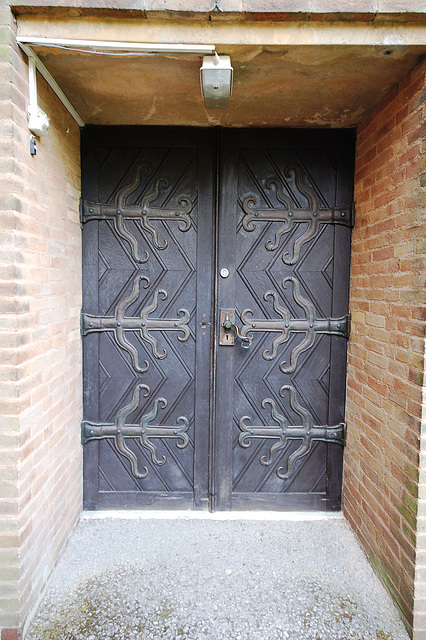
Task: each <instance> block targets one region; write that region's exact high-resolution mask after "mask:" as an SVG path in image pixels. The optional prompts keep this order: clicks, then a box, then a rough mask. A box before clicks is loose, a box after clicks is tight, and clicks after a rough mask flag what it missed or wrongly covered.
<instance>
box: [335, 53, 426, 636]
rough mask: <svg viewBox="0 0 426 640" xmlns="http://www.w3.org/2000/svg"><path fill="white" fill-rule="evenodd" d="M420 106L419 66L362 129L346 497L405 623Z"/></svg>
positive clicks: (413, 502)
mask: <svg viewBox="0 0 426 640" xmlns="http://www.w3.org/2000/svg"><path fill="white" fill-rule="evenodd" d="M425 99H426V64H425V63H424V62H423V63H422V64H420V65H419V66H418V67H417V68H416V69H414V70H413V71H412V72H411V74H410V75H409V76H408V77H406V78H405V79H404V80H403V81H402V82H401V83H400V84H399V86H398V87H396V88H395V90H394V91H393V92H392V94H391V95H390V96H389V97H388V98H387V100H386V101H385V102H384V103H382V104H381V105H380V106H379V107H378V108H377V109H376V110H375V112H374V113H373V114H372V115H371V116H370V117H369V118H368V119H367V120H366V121H365V122H364V123H363V124H362V125H361V126H360V127H359V131H358V138H357V154H356V174H355V202H356V224H355V229H354V234H353V245H352V278H351V299H350V308H351V313H352V335H351V340H350V345H349V359H348V390H347V410H346V420H347V425H348V442H347V448H346V452H345V468H344V498H343V499H344V513H345V515H346V517H347V518H348V520H349V522H350V524H351V526H352V527H353V529H354V530H355V532H356V533H357V535H358V536H359V538H360V540H361V542H362V544H363V546H364V547H365V549H366V551H367V553H368V555H369V557H370V559H371V561H372V562H373V564H374V566H375V567H376V569H377V570H378V572H379V574H380V575H381V576H382V578H383V580H384V581H385V583H386V584H387V586H388V588H389V589H390V591H391V592H392V594H393V596H394V598H395V600H396V602H397V603H398V605H399V607H400V608H401V610H402V612H403V613H404V615H405V617H406V619H407V621H408V623H409V624H410V625H411V624H412V622H413V616H412V611H413V598H414V574H415V559H416V529H417V522H416V517H417V495H418V479H419V472H418V463H419V438H420V420H421V415H422V409H421V406H422V405H421V402H422V384H423V372H424V340H423V335H424V321H423V311H424V307H423V309H422V305H423V304H424V284H425V281H424V272H425V271H424V267H425V259H424V249H425V240H424V238H425V236H426V229H425V219H424V212H425V204H426V200H425V194H424V189H423V187H422V185H424V184H425V180H424V178H425V174H424V172H425V155H424V154H425V152H426V147H425V142H424V138H425V128H426V118H425ZM425 637H426V636H425Z"/></svg>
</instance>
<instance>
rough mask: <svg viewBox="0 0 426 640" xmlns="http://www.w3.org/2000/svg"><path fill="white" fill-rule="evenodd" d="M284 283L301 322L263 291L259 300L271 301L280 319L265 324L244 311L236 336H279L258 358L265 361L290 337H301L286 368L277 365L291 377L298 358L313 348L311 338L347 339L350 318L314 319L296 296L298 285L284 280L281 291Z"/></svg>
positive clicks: (271, 293) (307, 303) (308, 304)
mask: <svg viewBox="0 0 426 640" xmlns="http://www.w3.org/2000/svg"><path fill="white" fill-rule="evenodd" d="M287 282H291V283H292V285H293V298H294V301H295V302H296V303H297V304H298V305H299V307H302V309H303V310H304V312H305V318H303V319H298V318H297V319H295V318H291V317H290V312H289V311H288V310H287V309H286V308H285V307H282V306H281V305H280V304H279V302H278V295H277V293H276V292H275V291H266V292H265V293H264V294H263V298H264V299H265V300H267V299H268V298H272V302H273V306H274V310H275V311H276V312H277V314H278V315H279V316H281V319H280V320H273V319H272V320H265V319H264V318H262V319H256V318H252V317H249V316H253V311H252V310H251V309H244V311H242V312H241V322H242V323H243V324H242V327H241V329H240V333H241V335H242V336H243V337H244V336H247V337H250V336H251V334H252V333H253V332H255V331H261V332H265V331H271V332H277V333H279V334H280V335H279V336H277V337H276V338H275V340H274V341H273V343H272V348H271V350H270V351H268V349H265V351H263V353H262V356H263V358H264V359H265V360H273V359H274V358H275V357H276V356H277V353H278V347H279V346H280V345H282V344H285V343H286V342H287V341H288V340H289V338H290V334H291V333H304V334H305V337H304V338H303V340H302V342H300V343H299V344H298V345H297V346H296V347H295V348H294V349H293V350H292V352H291V355H290V363H289V365H287V366H285V365H286V361H283V362H282V363H281V364H280V369H281V371H282V372H283V373H292V372H293V371H294V370H295V369H296V366H297V361H298V358H299V356H300V354H301V353H303V352H304V351H306V350H307V349H309V348H310V347H311V346H312V345H313V344H314V341H315V337H316V336H317V335H318V334H327V335H336V336H342V337H344V338H349V330H350V316H349V315H346V316H342V317H341V318H324V319H317V318H316V314H315V309H314V305H313V304H312V302H310V300H307V299H306V298H304V297H303V296H302V295H301V293H300V284H299V281H298V280H297V279H296V278H294V277H292V276H289V277H287V278H284V280H283V283H282V284H283V288H284V289H285V288H286V286H285V285H286V283H287Z"/></svg>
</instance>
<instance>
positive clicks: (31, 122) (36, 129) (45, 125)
mask: <svg viewBox="0 0 426 640" xmlns="http://www.w3.org/2000/svg"><path fill="white" fill-rule="evenodd" d="M28 74H29V91H30V96H29V97H30V101H29V105H28V129H29V130H30V131H31V133H33V134H34V135H35V136H45V135H46V134H47V132H48V130H49V118H48V117H47V115H46V114H45V113H44V111H43V110H42V109H40V107H39V106H38V104H37V76H36V74H37V70H36V62H35V60H34V58H33V57H32V56H30V57H29V58H28Z"/></svg>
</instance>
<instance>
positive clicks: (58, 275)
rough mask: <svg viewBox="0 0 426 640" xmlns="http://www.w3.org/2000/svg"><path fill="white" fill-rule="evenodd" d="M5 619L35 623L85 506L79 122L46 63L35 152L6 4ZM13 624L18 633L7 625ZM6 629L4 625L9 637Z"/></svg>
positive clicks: (1, 124) (0, 271) (1, 162)
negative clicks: (42, 119) (32, 615)
mask: <svg viewBox="0 0 426 640" xmlns="http://www.w3.org/2000/svg"><path fill="white" fill-rule="evenodd" d="M0 12H1V13H0V16H1V20H0V35H1V40H0V42H1V43H2V44H1V45H0V53H1V58H0V70H1V74H2V79H3V83H2V85H1V94H0V96H1V97H0V100H1V101H0V145H1V152H2V153H1V156H0V169H1V174H0V181H1V183H0V246H1V248H0V294H1V297H0V379H1V390H0V391H1V393H0V413H1V414H2V429H1V430H0V474H1V483H0V630H1V629H3V630H5V629H16V628H20V627H22V626H23V625H24V623H25V620H26V618H27V616H28V613H29V611H30V610H31V608H32V607H33V606H34V604H35V603H36V601H37V598H38V597H39V595H40V592H41V590H42V588H43V586H44V585H45V583H46V579H47V578H48V576H49V575H50V572H51V570H52V568H53V566H54V564H55V562H56V561H57V558H58V554H59V552H60V550H61V548H62V546H63V544H64V541H65V540H66V538H67V536H68V534H69V532H70V530H71V529H72V527H73V526H74V524H75V522H76V519H77V518H78V515H79V513H80V509H81V483H82V472H81V445H80V420H81V356H80V348H81V344H80V343H81V340H80V335H79V316H80V309H81V244H80V238H81V230H80V224H79V214H78V208H79V207H78V205H79V195H80V158H79V146H80V145H79V127H78V126H77V125H76V123H75V122H74V120H73V119H72V118H71V117H70V115H69V114H68V112H67V111H66V110H65V108H64V107H63V105H62V104H61V102H60V101H59V100H58V98H57V97H56V96H55V94H54V93H53V92H52V91H51V89H50V88H49V87H48V86H47V84H46V83H45V81H44V80H43V79H42V78H41V77H40V76H39V75H38V78H37V81H38V95H39V104H40V106H41V108H42V109H43V110H44V111H45V112H46V113H47V114H48V116H49V117H50V129H49V134H48V135H47V136H45V137H43V138H40V139H39V140H38V141H37V155H36V156H35V157H32V156H31V155H30V146H29V140H30V135H31V134H30V132H29V130H28V124H27V102H28V66H27V61H26V56H24V55H23V54H21V52H20V50H19V49H18V47H17V45H16V42H15V25H14V21H13V18H12V17H11V14H10V11H8V8H7V7H4V6H0ZM6 635H7V634H6ZM3 636H5V634H3V635H2V637H3Z"/></svg>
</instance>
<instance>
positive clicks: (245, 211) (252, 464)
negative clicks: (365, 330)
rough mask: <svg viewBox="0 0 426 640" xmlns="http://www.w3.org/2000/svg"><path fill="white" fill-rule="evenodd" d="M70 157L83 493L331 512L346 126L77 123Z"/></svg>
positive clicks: (142, 502)
mask: <svg viewBox="0 0 426 640" xmlns="http://www.w3.org/2000/svg"><path fill="white" fill-rule="evenodd" d="M217 138H220V145H219V146H220V154H219V161H218V165H219V175H216V167H217V157H216V154H215V141H217ZM83 158H84V160H83V204H82V218H83V228H84V231H83V247H84V304H83V315H82V327H83V335H84V343H83V344H84V349H83V358H84V417H85V420H84V422H83V427H82V432H83V442H84V443H85V449H84V467H85V506H86V508H102V507H120V508H125V507H129V508H130V507H131V508H202V509H205V508H207V507H208V505H209V502H210V507H211V508H212V509H230V508H236V509H280V510H281V509H298V510H303V509H317V510H324V509H338V508H339V507H340V493H341V471H342V451H343V447H342V446H341V445H342V440H343V426H342V423H343V420H344V394H345V371H346V369H345V367H346V339H345V337H344V333H345V330H346V328H347V321H346V319H345V314H347V309H348V282H349V255H350V234H351V228H350V227H351V222H352V216H353V210H352V207H351V203H352V174H353V135H352V133H351V132H345V131H323V132H314V131H306V130H305V131H297V130H291V131H289V130H285V129H282V130H275V131H267V130H263V131H259V130H250V131H242V130H238V131H237V130H228V131H223V132H220V133H219V134H218V133H217V132H214V131H211V130H210V131H207V130H203V131H201V130H192V129H168V128H131V127H130V128H120V127H109V128H96V127H92V128H90V127H88V128H87V129H86V130H85V131H84V133H83ZM217 180H219V183H218V191H217V190H216V185H217ZM216 191H217V192H218V200H217V202H216ZM215 229H216V230H217V233H216V236H215ZM215 237H216V240H215ZM221 269H225V270H228V272H229V276H228V277H226V276H225V277H222V276H220V275H219V273H220V271H221ZM224 273H226V271H225V272H224ZM214 274H217V276H216V277H215V276H214ZM221 308H222V309H235V312H236V321H237V324H238V325H239V326H240V329H241V332H242V337H243V341H242V342H241V341H240V340H239V339H237V340H236V344H235V345H234V346H233V347H229V346H228V347H221V346H218V333H217V332H218V329H219V327H218V322H219V311H220V309H221ZM327 323H328V324H327ZM213 332H216V337H215V340H214V341H213V335H212V334H213ZM243 342H244V345H245V346H248V342H250V346H249V348H247V349H246V348H243ZM213 407H215V411H214V419H213V411H212V408H213ZM308 436H309V437H308ZM333 438H334V439H333Z"/></svg>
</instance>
